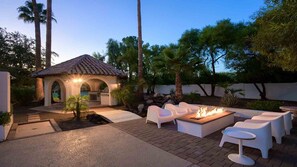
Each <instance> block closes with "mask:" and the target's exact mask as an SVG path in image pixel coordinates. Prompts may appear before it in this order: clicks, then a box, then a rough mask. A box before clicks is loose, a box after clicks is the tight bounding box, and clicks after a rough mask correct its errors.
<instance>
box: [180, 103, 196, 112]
mask: <svg viewBox="0 0 297 167" xmlns="http://www.w3.org/2000/svg"><path fill="white" fill-rule="evenodd" d="M178 106H179V107H184V108H187V109H188V110H189V113H194V112H197V111H198V109H199V108H200V106H198V105H193V104H188V103H186V102H180V103H179V104H178Z"/></svg>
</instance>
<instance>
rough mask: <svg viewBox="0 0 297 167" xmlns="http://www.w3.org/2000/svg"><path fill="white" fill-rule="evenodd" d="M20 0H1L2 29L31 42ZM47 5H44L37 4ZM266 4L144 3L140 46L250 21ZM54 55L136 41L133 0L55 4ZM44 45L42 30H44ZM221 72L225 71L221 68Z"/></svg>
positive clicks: (57, 0)
mask: <svg viewBox="0 0 297 167" xmlns="http://www.w3.org/2000/svg"><path fill="white" fill-rule="evenodd" d="M24 2H25V1H24V0H0V5H1V10H0V27H2V28H4V27H5V28H7V31H9V32H10V31H19V32H21V33H23V34H26V35H27V36H29V37H32V38H34V37H35V36H34V24H33V23H32V24H28V23H24V22H23V21H22V20H18V18H17V17H18V12H17V10H16V9H17V8H18V7H19V6H22V5H24ZM37 2H41V3H44V4H46V0H37ZM263 5H264V1H263V0H212V1H209V0H142V27H143V41H144V42H145V43H146V42H148V43H150V45H153V44H159V45H163V44H169V43H177V40H178V39H179V38H180V37H181V35H182V33H183V32H184V31H185V30H187V29H191V28H203V27H205V26H206V25H213V24H215V23H216V22H217V21H218V20H221V19H227V18H230V19H231V21H232V22H239V21H250V20H251V18H250V17H251V16H252V15H253V14H254V13H255V12H256V11H257V10H259V9H260V7H262V6H263ZM53 12H54V14H55V18H56V19H57V23H54V22H53V32H52V35H53V36H52V50H53V51H55V52H57V53H58V54H59V55H60V57H58V58H55V60H54V63H55V64H57V63H60V62H62V61H65V60H68V59H70V58H74V57H77V56H79V55H82V54H92V53H93V52H95V51H96V52H97V51H98V52H100V53H102V54H104V53H105V50H106V42H107V41H108V39H109V38H113V39H116V40H119V41H120V40H121V39H122V38H123V37H126V36H137V13H136V12H137V1H136V0H53ZM41 30H42V45H43V46H45V25H42V27H41ZM218 70H219V71H223V70H224V67H223V66H222V65H220V67H219V68H218Z"/></svg>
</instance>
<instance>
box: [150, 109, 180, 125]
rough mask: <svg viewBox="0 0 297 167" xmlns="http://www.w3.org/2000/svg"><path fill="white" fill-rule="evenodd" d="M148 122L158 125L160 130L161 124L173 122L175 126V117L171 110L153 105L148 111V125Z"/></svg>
mask: <svg viewBox="0 0 297 167" xmlns="http://www.w3.org/2000/svg"><path fill="white" fill-rule="evenodd" d="M148 121H152V122H155V123H157V125H158V128H161V124H162V123H164V122H170V121H173V123H174V124H175V116H174V114H173V113H172V112H171V111H169V110H166V109H162V108H160V107H158V106H155V105H152V106H149V107H148V109H147V116H146V123H147V122H148Z"/></svg>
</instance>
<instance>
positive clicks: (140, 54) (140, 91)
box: [137, 0, 143, 98]
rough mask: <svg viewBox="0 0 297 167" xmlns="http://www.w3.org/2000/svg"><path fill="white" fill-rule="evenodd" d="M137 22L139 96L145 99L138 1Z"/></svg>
mask: <svg viewBox="0 0 297 167" xmlns="http://www.w3.org/2000/svg"><path fill="white" fill-rule="evenodd" d="M137 22H138V82H139V85H138V95H139V97H141V98H142V97H143V84H142V83H143V62H142V28H141V3H140V0H137Z"/></svg>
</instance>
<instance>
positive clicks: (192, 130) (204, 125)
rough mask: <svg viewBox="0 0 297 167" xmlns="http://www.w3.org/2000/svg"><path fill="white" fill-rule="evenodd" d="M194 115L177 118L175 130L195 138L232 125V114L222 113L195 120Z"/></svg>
mask: <svg viewBox="0 0 297 167" xmlns="http://www.w3.org/2000/svg"><path fill="white" fill-rule="evenodd" d="M195 116H196V114H189V115H185V116H183V117H180V118H177V119H176V121H177V130H178V131H179V132H182V133H187V134H190V135H194V136H197V137H201V138H203V137H205V136H207V135H209V134H211V133H213V132H215V131H217V130H220V129H222V128H224V127H226V126H228V125H231V124H233V123H234V112H229V111H224V112H222V113H218V114H214V115H210V116H206V117H203V118H195Z"/></svg>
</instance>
